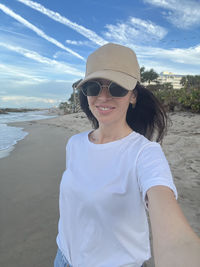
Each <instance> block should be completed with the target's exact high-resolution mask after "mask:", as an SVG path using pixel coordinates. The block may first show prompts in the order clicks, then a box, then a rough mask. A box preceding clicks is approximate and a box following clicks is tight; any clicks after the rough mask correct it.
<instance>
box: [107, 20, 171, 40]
mask: <svg viewBox="0 0 200 267" xmlns="http://www.w3.org/2000/svg"><path fill="white" fill-rule="evenodd" d="M105 27H106V28H107V29H108V31H107V32H104V35H105V36H106V37H107V38H108V39H109V40H111V41H115V42H120V43H122V44H126V43H131V42H133V43H135V44H136V43H137V44H139V43H145V42H147V41H149V40H151V41H159V40H161V39H163V38H164V37H165V36H166V34H167V30H166V29H164V28H163V27H161V26H159V25H156V24H155V23H153V22H151V21H149V20H142V19H139V18H134V17H130V18H129V19H128V20H127V21H126V22H119V23H117V24H116V25H112V24H109V25H106V26H105Z"/></svg>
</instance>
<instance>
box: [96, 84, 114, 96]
mask: <svg viewBox="0 0 200 267" xmlns="http://www.w3.org/2000/svg"><path fill="white" fill-rule="evenodd" d="M98 97H100V98H112V96H111V95H110V92H109V90H108V87H103V88H102V89H101V91H100V93H99V95H98Z"/></svg>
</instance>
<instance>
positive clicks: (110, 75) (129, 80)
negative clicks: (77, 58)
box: [76, 70, 138, 91]
mask: <svg viewBox="0 0 200 267" xmlns="http://www.w3.org/2000/svg"><path fill="white" fill-rule="evenodd" d="M92 79H106V80H110V81H112V82H115V83H117V84H119V85H120V86H122V87H123V88H125V89H127V90H129V91H131V90H133V89H134V88H135V86H136V84H137V82H138V81H137V79H136V78H134V77H132V76H130V75H127V74H126V73H122V72H118V71H113V70H101V71H96V72H93V73H91V74H89V75H87V77H85V78H84V79H83V80H82V81H81V82H80V83H79V84H78V85H77V86H76V88H80V87H81V86H82V85H83V84H84V83H85V82H87V81H89V80H92Z"/></svg>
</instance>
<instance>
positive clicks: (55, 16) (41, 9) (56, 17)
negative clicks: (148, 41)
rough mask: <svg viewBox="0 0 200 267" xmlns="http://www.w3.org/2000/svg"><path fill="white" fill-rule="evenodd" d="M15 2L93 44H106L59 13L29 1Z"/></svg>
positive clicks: (88, 30) (94, 34) (20, 0)
mask: <svg viewBox="0 0 200 267" xmlns="http://www.w3.org/2000/svg"><path fill="white" fill-rule="evenodd" d="M17 1H18V2H21V3H23V4H25V5H27V6H29V7H31V8H33V9H35V10H37V11H39V12H41V13H43V14H44V15H46V16H48V17H50V18H51V19H53V20H55V21H58V22H60V23H62V24H64V25H65V26H68V27H70V28H71V29H73V30H75V31H77V32H78V33H80V34H81V35H83V36H85V37H86V38H88V39H89V40H91V41H92V42H94V43H95V44H98V45H104V44H105V43H107V41H106V40H104V39H103V38H101V37H100V36H99V35H97V34H96V33H95V32H93V31H91V30H90V29H87V28H85V27H83V26H82V25H78V24H77V23H75V22H72V21H70V20H69V19H67V18H66V17H63V16H61V15H60V14H59V13H57V12H54V11H52V10H50V9H47V8H45V7H44V6H42V5H41V4H38V3H36V2H33V1H30V0H17Z"/></svg>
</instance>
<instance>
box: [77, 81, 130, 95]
mask: <svg viewBox="0 0 200 267" xmlns="http://www.w3.org/2000/svg"><path fill="white" fill-rule="evenodd" d="M103 87H107V88H108V91H109V93H110V95H111V96H112V97H123V96H125V95H127V94H128V90H127V89H125V88H123V87H121V86H120V85H118V84H116V83H113V82H111V83H110V84H109V85H102V84H100V82H98V81H88V82H85V83H84V84H83V85H82V86H81V90H82V92H83V94H84V95H85V96H98V95H99V94H100V92H101V90H102V88H103Z"/></svg>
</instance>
